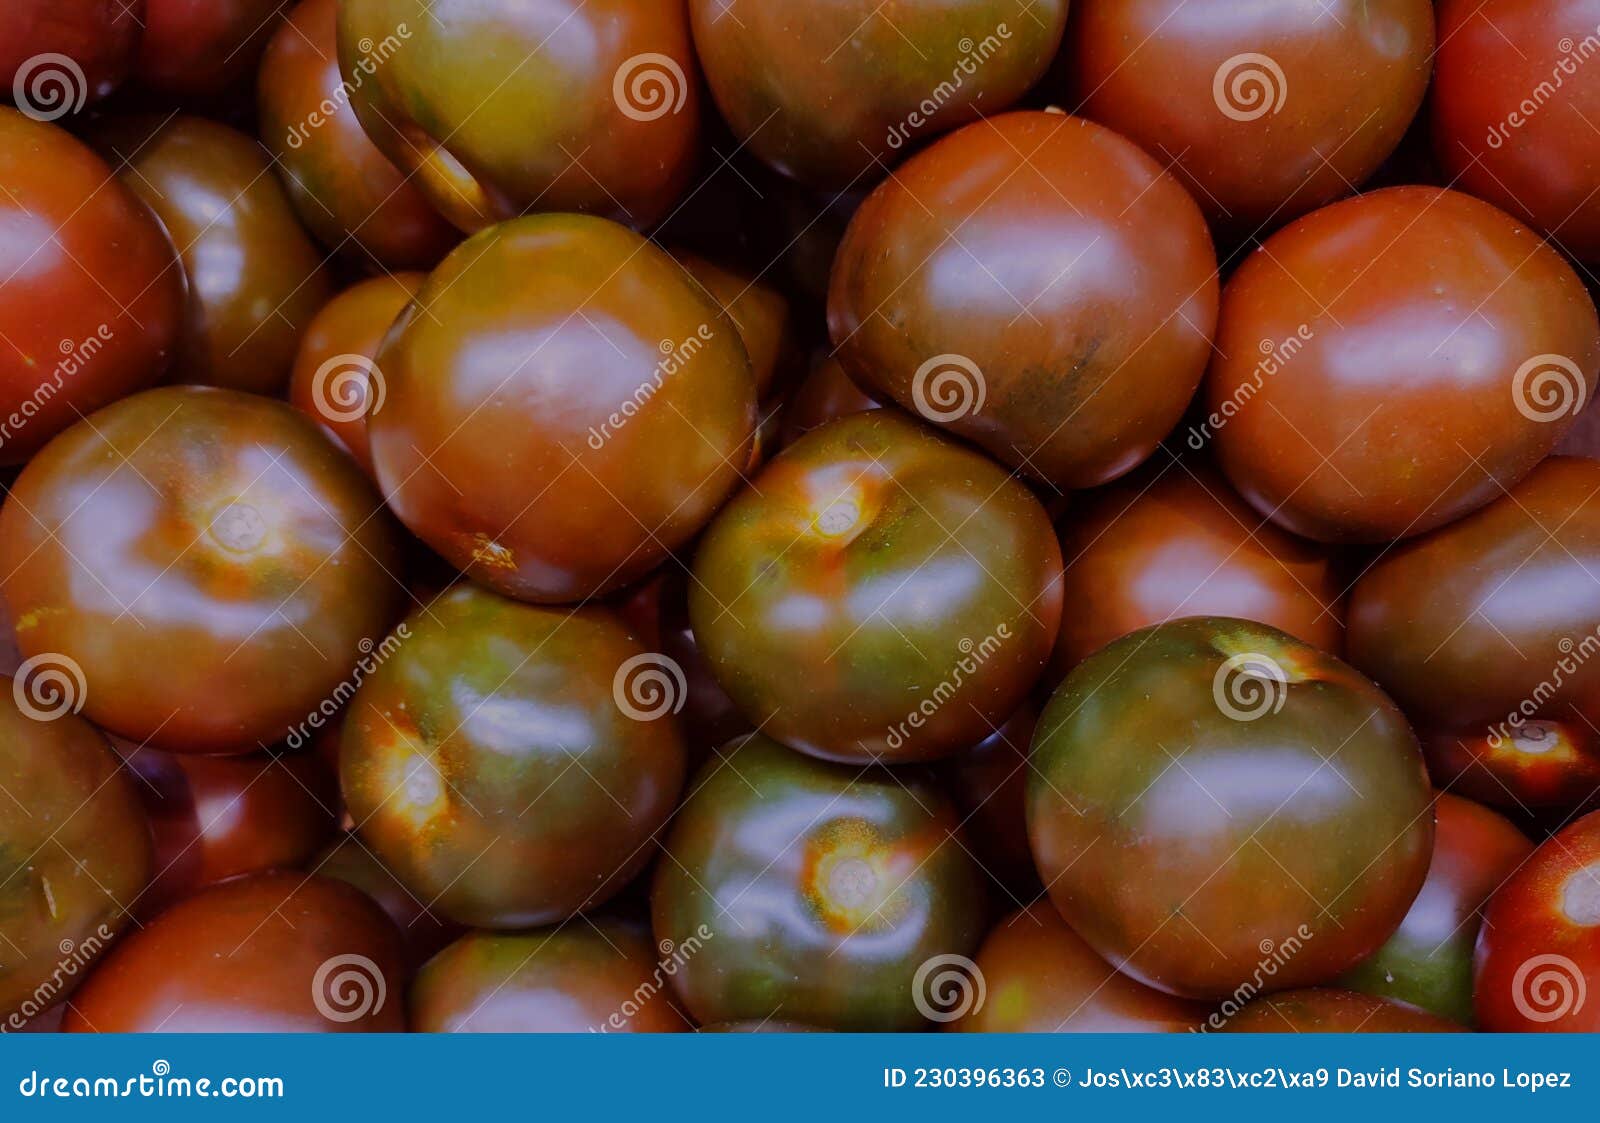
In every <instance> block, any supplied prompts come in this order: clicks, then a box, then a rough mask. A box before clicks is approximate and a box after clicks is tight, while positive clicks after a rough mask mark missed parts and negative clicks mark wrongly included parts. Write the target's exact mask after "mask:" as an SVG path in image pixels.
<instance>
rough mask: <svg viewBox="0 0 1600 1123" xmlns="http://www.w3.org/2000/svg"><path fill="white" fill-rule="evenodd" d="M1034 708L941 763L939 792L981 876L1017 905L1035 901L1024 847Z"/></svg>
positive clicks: (1034, 880)
mask: <svg viewBox="0 0 1600 1123" xmlns="http://www.w3.org/2000/svg"><path fill="white" fill-rule="evenodd" d="M1038 722H1039V708H1038V707H1037V706H1035V705H1034V704H1033V703H1032V702H1025V703H1024V704H1023V706H1022V708H1021V709H1019V710H1018V711H1017V712H1016V713H1014V714H1012V715H1011V716H1010V717H1009V718H1007V719H1006V720H1005V722H1004V723H1002V724H1001V725H1000V726H999V728H997V729H996V730H995V731H994V732H993V733H991V734H989V735H988V736H987V737H985V738H984V739H983V740H981V741H979V742H978V743H977V744H976V745H974V746H973V747H972V748H970V749H968V750H967V751H966V752H964V753H961V754H959V755H958V756H953V757H951V758H950V759H949V760H946V761H944V762H943V763H942V765H941V768H940V772H941V774H942V776H943V778H944V781H945V788H946V789H947V790H948V791H949V792H950V796H951V798H952V799H954V800H955V802H956V806H957V807H958V808H960V810H961V816H962V817H961V827H962V830H963V831H964V832H965V833H966V836H967V839H968V842H969V844H970V845H971V847H972V853H973V857H974V858H976V859H977V860H978V864H979V865H981V866H982V867H983V872H984V873H986V874H988V875H989V876H990V877H991V878H993V879H994V881H995V882H997V883H998V884H999V886H1000V888H1001V890H1002V891H1003V892H1004V893H1005V894H1008V895H1009V896H1010V897H1012V899H1013V900H1015V901H1016V902H1017V903H1019V904H1020V903H1021V902H1022V901H1027V900H1032V899H1034V898H1036V897H1037V896H1038V895H1039V874H1038V871H1036V870H1035V869H1034V868H1033V851H1032V850H1031V849H1030V848H1029V844H1028V821H1027V817H1026V816H1027V801H1028V746H1029V745H1031V744H1032V743H1033V731H1034V728H1035V726H1037V725H1038Z"/></svg>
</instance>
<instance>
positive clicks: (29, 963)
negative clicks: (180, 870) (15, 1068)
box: [0, 664, 152, 1030]
mask: <svg viewBox="0 0 1600 1123" xmlns="http://www.w3.org/2000/svg"><path fill="white" fill-rule="evenodd" d="M54 666H57V667H59V666H60V665H59V664H55V665H54ZM50 673H51V666H43V667H40V668H38V669H37V670H35V671H32V672H30V673H28V674H25V675H24V677H23V678H21V679H19V680H16V681H15V682H14V681H13V680H12V679H11V678H9V677H4V678H0V687H3V689H0V785H3V786H4V790H5V791H6V792H8V793H10V795H11V800H15V801H17V802H18V803H20V804H21V805H22V806H23V807H24V808H25V809H26V811H27V814H7V815H6V816H4V817H3V818H0V947H4V948H5V952H4V954H3V955H0V1027H3V1028H4V1029H6V1030H13V1029H18V1028H21V1026H22V1025H23V1024H24V1023H25V1022H27V1021H29V1020H30V1019H32V1018H34V1017H36V1016H37V1015H39V1014H40V1013H42V1012H43V1011H45V1010H46V1009H48V1008H49V1007H50V1006H52V1005H53V1004H55V1003H57V1002H59V1001H61V1000H62V999H64V998H66V997H67V995H68V994H69V993H70V992H71V991H72V989H73V987H75V986H77V984H78V983H79V982H80V980H81V979H82V977H83V976H84V974H85V973H86V972H87V970H88V967H89V964H90V963H91V962H93V961H94V959H95V957H96V956H98V955H100V954H101V953H103V952H105V951H106V950H107V948H109V946H110V944H111V942H112V941H113V940H114V939H115V938H116V936H117V934H118V933H119V932H121V931H122V929H123V928H124V927H125V926H126V925H127V923H128V919H129V914H130V913H132V911H133V909H134V906H135V903H136V902H137V901H138V898H139V895H140V894H141V893H142V892H143V891H144V888H145V885H146V883H147V882H148V881H149V879H150V874H151V861H152V855H151V842H150V826H149V824H148V823H147V822H146V821H145V817H144V812H143V810H142V809H141V808H140V806H139V799H138V797H137V796H136V795H135V794H134V791H133V787H132V785H131V783H130V782H129V779H128V777H127V776H126V775H123V774H121V773H120V770H119V768H118V761H117V758H116V757H115V756H114V755H113V754H112V752H111V749H110V747H109V746H108V745H107V744H106V742H105V739H104V738H102V737H101V736H100V734H99V733H98V732H97V731H96V730H95V728H94V727H93V726H92V725H90V724H89V723H88V722H87V721H84V720H83V719H82V718H80V717H77V716H76V715H75V714H73V713H71V712H68V711H69V709H70V707H71V706H72V704H73V702H74V700H75V698H76V695H75V693H73V692H72V690H71V689H70V687H69V688H67V689H65V690H64V689H63V687H64V686H65V685H66V684H65V683H63V681H61V680H59V679H56V680H54V681H52V679H51V678H50V677H48V676H50ZM19 699H21V700H25V701H26V702H27V703H28V707H27V708H26V709H24V708H23V707H21V706H20V705H19V704H18V701H19ZM52 715H54V716H52ZM11 800H8V801H7V802H11Z"/></svg>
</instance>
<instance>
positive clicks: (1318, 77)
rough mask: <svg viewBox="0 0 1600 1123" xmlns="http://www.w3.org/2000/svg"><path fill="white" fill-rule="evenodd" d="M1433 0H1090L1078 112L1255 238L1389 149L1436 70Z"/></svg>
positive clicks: (1346, 188)
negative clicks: (1308, 0)
mask: <svg viewBox="0 0 1600 1123" xmlns="http://www.w3.org/2000/svg"><path fill="white" fill-rule="evenodd" d="M1433 41H1434V34H1433V5H1432V4H1431V3H1430V2H1429V0H1329V2H1328V3H1318V4H1256V5H1246V6H1244V7H1242V8H1241V7H1240V5H1239V4H1238V0H1200V2H1199V3H1195V2H1194V0H1079V2H1078V3H1077V4H1075V5H1074V7H1073V25H1072V35H1071V38H1070V42H1071V44H1072V47H1071V50H1070V52H1069V57H1070V66H1069V68H1068V69H1069V72H1070V75H1071V78H1072V81H1073V90H1074V97H1075V98H1078V99H1081V101H1078V102H1075V104H1077V105H1078V106H1079V108H1078V110H1077V111H1078V112H1081V113H1083V115H1084V116H1086V117H1092V118H1094V119H1095V120H1096V121H1099V122H1101V123H1102V124H1104V125H1109V126H1110V127H1111V128H1113V129H1116V130H1117V131H1118V132H1119V133H1121V134H1122V135H1123V136H1126V137H1128V138H1129V139H1130V140H1134V141H1137V142H1138V143H1139V144H1141V145H1142V146H1143V147H1144V149H1145V151H1147V152H1149V153H1150V154H1151V155H1152V156H1154V157H1155V158H1156V159H1157V160H1159V161H1160V162H1161V163H1162V164H1164V165H1166V166H1168V167H1171V168H1172V169H1173V170H1174V171H1176V172H1177V173H1178V174H1179V175H1180V176H1181V177H1182V178H1183V179H1184V181H1185V182H1186V183H1187V184H1188V185H1189V186H1190V188H1191V189H1192V190H1193V192H1194V197H1195V201H1196V202H1198V203H1199V204H1200V206H1201V207H1202V208H1203V209H1204V210H1205V211H1206V212H1207V214H1208V215H1210V217H1211V218H1212V219H1213V220H1214V221H1216V222H1218V223H1219V224H1221V225H1223V226H1225V227H1227V228H1229V229H1231V230H1234V231H1237V232H1239V233H1249V232H1252V231H1255V230H1258V229H1259V228H1261V227H1263V226H1272V225H1279V224H1281V223H1283V222H1286V221H1288V220H1289V219H1291V218H1294V217H1296V216H1297V215H1301V214H1304V213H1305V212H1306V211H1309V210H1311V209H1313V208H1315V207H1320V206H1322V205H1323V204H1325V203H1330V202H1332V201H1333V200H1334V199H1337V198H1339V197H1340V196H1341V195H1345V194H1348V193H1349V192H1351V191H1353V190H1355V188H1356V187H1357V186H1358V185H1359V184H1360V183H1361V182H1362V181H1363V180H1365V179H1366V178H1367V177H1368V176H1370V175H1371V174H1372V173H1373V172H1375V171H1376V170H1377V169H1378V166H1379V165H1380V164H1382V163H1383V161H1384V160H1385V159H1387V158H1388V156H1389V154H1390V153H1391V152H1393V151H1394V150H1395V148H1396V147H1397V146H1398V145H1399V143H1400V138H1401V137H1402V136H1404V135H1405V131H1406V127H1407V126H1408V125H1410V124H1411V119H1412V118H1413V117H1414V116H1416V113H1417V110H1418V108H1419V107H1420V106H1421V105H1422V95H1423V93H1424V92H1425V91H1426V90H1427V88H1428V74H1429V72H1430V70H1431V69H1432V66H1433Z"/></svg>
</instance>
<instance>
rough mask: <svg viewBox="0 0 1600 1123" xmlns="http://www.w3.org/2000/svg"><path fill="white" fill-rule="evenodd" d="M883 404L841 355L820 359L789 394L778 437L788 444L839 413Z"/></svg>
mask: <svg viewBox="0 0 1600 1123" xmlns="http://www.w3.org/2000/svg"><path fill="white" fill-rule="evenodd" d="M880 408H882V407H881V406H880V405H879V403H878V402H876V401H874V400H873V399H872V398H871V397H869V396H868V395H867V394H865V393H864V392H863V391H862V390H861V388H860V387H859V386H857V385H856V384H855V380H854V379H852V378H851V377H850V376H849V375H848V374H846V373H845V369H844V367H843V366H841V365H840V363H839V360H838V359H834V358H825V359H822V360H820V361H819V362H817V363H816V364H815V365H814V366H813V367H812V368H811V373H810V374H808V375H806V377H805V378H804V379H802V380H801V382H800V384H799V385H798V386H796V387H795V389H794V393H793V394H791V395H790V397H789V402H788V405H787V406H786V407H785V409H784V414H783V430H782V434H781V436H780V438H779V440H780V443H781V445H782V447H784V448H788V447H789V446H790V445H792V444H794V442H795V441H798V440H799V439H800V438H801V437H803V436H805V435H806V434H807V433H809V432H811V430H813V429H815V428H818V427H819V426H821V425H825V424H827V423H828V422H830V421H832V420H834V419H835V418H838V417H848V416H849V415H850V414H852V413H865V412H867V411H868V410H871V409H880Z"/></svg>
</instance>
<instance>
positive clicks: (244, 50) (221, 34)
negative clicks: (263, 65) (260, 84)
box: [136, 0, 291, 102]
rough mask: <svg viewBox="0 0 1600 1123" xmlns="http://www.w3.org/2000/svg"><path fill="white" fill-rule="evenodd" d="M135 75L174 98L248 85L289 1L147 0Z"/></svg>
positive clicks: (205, 96)
mask: <svg viewBox="0 0 1600 1123" xmlns="http://www.w3.org/2000/svg"><path fill="white" fill-rule="evenodd" d="M146 4H147V8H148V10H147V14H146V16H145V23H144V34H143V36H141V38H140V41H139V59H138V67H137V71H136V74H137V77H138V79H139V82H140V83H141V84H142V85H144V86H146V87H148V88H149V89H152V90H156V91H158V92H160V93H163V94H167V95H169V96H172V97H177V98H183V99H188V100H193V101H196V102H204V101H210V100H211V99H215V98H218V97H221V96H223V95H229V94H233V93H237V92H238V91H239V90H240V89H242V88H243V87H245V86H247V85H249V82H250V76H251V75H253V74H254V73H255V72H256V66H257V64H258V63H259V62H260V61H261V52H262V51H263V50H264V49H265V48H266V45H267V41H268V40H269V39H270V38H271V37H272V34H273V32H274V31H275V30H276V29H277V27H278V25H279V23H281V22H282V19H283V14H284V13H285V12H286V11H287V10H288V9H289V7H290V4H291V0H146Z"/></svg>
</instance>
